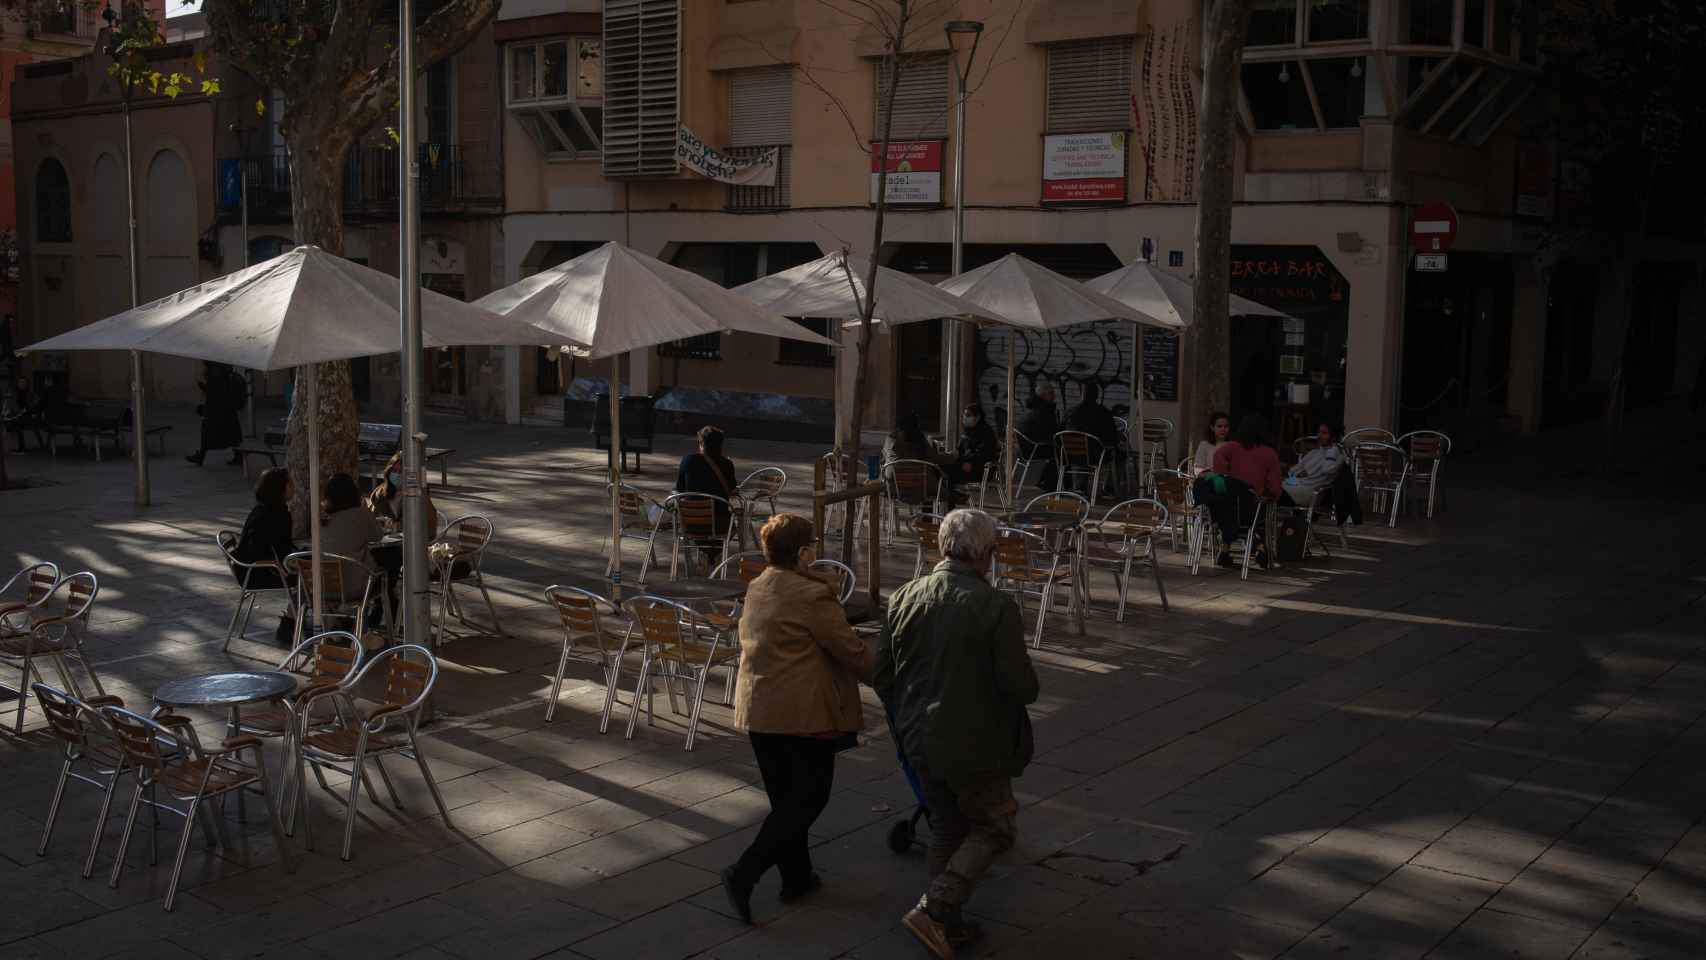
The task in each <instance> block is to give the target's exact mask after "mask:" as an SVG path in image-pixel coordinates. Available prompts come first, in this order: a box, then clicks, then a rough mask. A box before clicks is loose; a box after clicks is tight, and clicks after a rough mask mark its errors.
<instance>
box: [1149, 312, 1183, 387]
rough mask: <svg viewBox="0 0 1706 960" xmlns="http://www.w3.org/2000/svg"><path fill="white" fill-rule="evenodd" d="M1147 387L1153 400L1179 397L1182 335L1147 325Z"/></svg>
mask: <svg viewBox="0 0 1706 960" xmlns="http://www.w3.org/2000/svg"><path fill="white" fill-rule="evenodd" d="M1143 391H1144V394H1143V395H1144V396H1145V397H1147V398H1148V399H1150V400H1165V401H1168V402H1174V401H1177V400H1178V399H1179V336H1178V334H1175V333H1173V332H1172V331H1170V330H1160V329H1157V328H1155V327H1144V328H1143Z"/></svg>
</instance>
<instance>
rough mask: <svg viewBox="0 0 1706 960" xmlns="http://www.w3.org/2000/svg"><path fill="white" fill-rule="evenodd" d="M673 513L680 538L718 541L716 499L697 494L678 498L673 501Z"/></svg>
mask: <svg viewBox="0 0 1706 960" xmlns="http://www.w3.org/2000/svg"><path fill="white" fill-rule="evenodd" d="M675 511H676V517H677V518H678V520H679V521H680V523H681V535H682V536H684V537H687V538H689V539H692V540H716V539H719V538H718V536H717V500H716V499H714V498H712V497H710V496H702V495H697V494H695V495H690V496H684V497H680V498H678V499H676V501H675Z"/></svg>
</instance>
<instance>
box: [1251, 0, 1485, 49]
mask: <svg viewBox="0 0 1706 960" xmlns="http://www.w3.org/2000/svg"><path fill="white" fill-rule="evenodd" d="M1369 2H1370V0H1307V2H1299V0H1257V2H1256V4H1255V6H1254V7H1253V8H1252V9H1251V11H1250V26H1249V29H1248V31H1247V32H1246V34H1245V41H1246V43H1248V44H1249V45H1250V46H1252V47H1276V46H1277V47H1289V46H1293V45H1295V44H1296V43H1297V39H1298V38H1299V37H1303V38H1306V40H1307V42H1309V43H1342V42H1345V41H1350V40H1366V39H1367V38H1368V12H1369ZM1415 2H1417V3H1429V2H1432V0H1415ZM1445 3H1446V7H1447V9H1448V10H1449V8H1450V6H1451V0H1445ZM1449 26H1450V24H1449V20H1448V23H1447V28H1448V30H1449ZM1449 39H1450V38H1449V34H1448V36H1447V40H1448V41H1449Z"/></svg>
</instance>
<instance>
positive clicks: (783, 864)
mask: <svg viewBox="0 0 1706 960" xmlns="http://www.w3.org/2000/svg"><path fill="white" fill-rule="evenodd" d="M747 736H748V737H749V738H750V739H751V740H752V755H753V756H754V757H755V758H756V759H757V760H758V772H759V774H760V775H762V776H763V778H764V792H765V794H766V795H768V796H769V797H770V814H769V816H766V817H765V818H764V824H763V825H762V826H760V827H759V828H758V836H756V837H753V838H752V845H751V846H749V847H747V848H746V852H745V853H742V854H741V855H740V859H739V860H737V861H735V879H736V881H737V882H739V883H740V884H742V885H743V886H752V885H754V884H756V883H758V879H759V878H760V877H762V876H763V875H764V873H765V871H767V870H769V869H770V868H771V867H773V866H774V867H776V868H777V869H778V870H780V871H781V873H782V885H783V886H785V887H798V886H802V885H804V884H805V883H806V881H807V880H808V879H809V878H810V877H811V874H812V857H811V850H810V842H811V841H810V837H809V831H810V830H811V826H812V824H814V823H816V822H817V818H818V815H819V814H821V813H823V808H824V807H826V806H828V805H829V791H830V787H831V786H833V785H834V782H835V752H836V747H837V742H836V741H834V740H820V739H818V738H816V737H795V736H789V735H787V734H781V733H749V734H747Z"/></svg>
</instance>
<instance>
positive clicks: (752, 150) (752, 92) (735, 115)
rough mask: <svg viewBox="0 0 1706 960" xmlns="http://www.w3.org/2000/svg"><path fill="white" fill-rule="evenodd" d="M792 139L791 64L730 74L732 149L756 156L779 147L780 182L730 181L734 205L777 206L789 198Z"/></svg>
mask: <svg viewBox="0 0 1706 960" xmlns="http://www.w3.org/2000/svg"><path fill="white" fill-rule="evenodd" d="M793 140H794V72H793V68H791V67H759V68H756V69H752V70H736V71H733V72H731V73H730V74H729V154H730V155H731V156H735V157H756V156H761V155H763V154H765V153H766V152H768V151H770V150H776V151H777V157H776V185H775V186H770V187H748V186H739V185H734V184H731V185H730V186H729V188H728V207H729V209H731V210H778V209H783V208H786V207H787V206H788V205H789V204H790V203H791V202H792V198H791V196H790V189H789V188H790V187H791V185H792V181H793V171H792V170H791V169H790V166H791V163H790V161H791V159H792V158H791V157H790V154H791V153H792V152H793V151H792V149H791V147H790V144H792V143H793Z"/></svg>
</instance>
